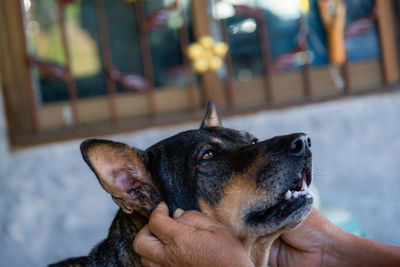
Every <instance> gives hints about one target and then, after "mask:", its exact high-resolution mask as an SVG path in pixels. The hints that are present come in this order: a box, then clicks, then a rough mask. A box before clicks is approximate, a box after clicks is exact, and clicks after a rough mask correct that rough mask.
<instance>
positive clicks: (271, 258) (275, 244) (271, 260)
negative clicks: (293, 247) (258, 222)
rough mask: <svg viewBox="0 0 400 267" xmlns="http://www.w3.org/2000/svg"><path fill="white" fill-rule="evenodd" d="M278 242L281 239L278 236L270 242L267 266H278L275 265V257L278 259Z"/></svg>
mask: <svg viewBox="0 0 400 267" xmlns="http://www.w3.org/2000/svg"><path fill="white" fill-rule="evenodd" d="M280 242H281V240H280V238H279V237H278V238H277V239H275V241H274V242H273V243H272V246H271V248H270V250H269V259H268V264H269V266H278V265H277V259H278V254H279V246H280Z"/></svg>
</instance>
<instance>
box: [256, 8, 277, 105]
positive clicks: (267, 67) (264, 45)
mask: <svg viewBox="0 0 400 267" xmlns="http://www.w3.org/2000/svg"><path fill="white" fill-rule="evenodd" d="M257 14H258V16H257V20H258V24H259V30H258V33H259V39H260V44H261V57H262V61H263V65H264V85H265V91H266V95H267V101H268V102H271V103H272V102H274V101H275V94H274V85H273V83H272V71H271V56H270V52H269V40H268V32H267V23H266V21H265V18H264V15H263V13H262V10H260V9H258V12H257Z"/></svg>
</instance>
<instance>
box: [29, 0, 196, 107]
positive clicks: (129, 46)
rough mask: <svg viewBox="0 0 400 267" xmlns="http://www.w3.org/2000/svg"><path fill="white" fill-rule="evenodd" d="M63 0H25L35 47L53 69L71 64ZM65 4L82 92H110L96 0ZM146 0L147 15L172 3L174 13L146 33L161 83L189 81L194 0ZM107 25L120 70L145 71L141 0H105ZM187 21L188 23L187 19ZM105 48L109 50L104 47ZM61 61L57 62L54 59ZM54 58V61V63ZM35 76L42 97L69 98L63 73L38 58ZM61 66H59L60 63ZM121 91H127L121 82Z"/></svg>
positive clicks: (73, 61)
mask: <svg viewBox="0 0 400 267" xmlns="http://www.w3.org/2000/svg"><path fill="white" fill-rule="evenodd" d="M58 2H74V1H73V0H71V1H65V0H64V1H48V0H25V1H24V4H25V11H26V12H25V13H26V16H25V17H26V22H25V23H26V24H25V25H26V33H27V39H28V44H29V50H30V51H29V53H30V55H31V56H32V58H33V59H34V60H35V62H36V61H40V62H43V63H46V64H48V65H46V66H52V67H53V71H54V70H58V71H59V72H60V71H61V72H62V71H63V67H64V66H65V64H66V58H65V47H64V45H63V42H62V35H61V24H60V19H59V14H58V5H57V3H58ZM77 2H79V3H70V4H66V5H65V7H64V8H63V14H64V15H65V28H66V38H67V45H68V46H69V49H68V51H69V52H70V55H71V57H70V58H71V62H70V65H71V72H72V75H73V80H74V84H75V86H76V88H77V94H78V97H79V98H84V97H90V96H98V95H106V92H107V90H106V83H105V77H106V71H105V68H104V63H105V59H104V58H103V57H102V56H103V54H104V53H105V51H107V49H105V48H104V47H102V46H101V42H100V36H99V23H100V21H99V18H98V14H97V12H96V8H95V1H77ZM173 2H174V1H170V0H164V1H149V2H147V1H144V2H143V3H144V7H143V11H144V15H145V16H146V17H150V16H152V15H154V13H155V12H157V11H158V10H159V9H161V8H164V7H167V9H168V11H169V12H168V16H167V19H166V20H165V21H164V22H165V23H161V25H157V26H156V27H154V29H151V30H149V32H148V34H147V35H145V36H144V38H146V40H147V43H148V46H149V49H150V52H151V59H152V60H151V62H152V65H153V73H154V83H153V84H154V85H155V87H156V89H158V88H162V87H166V86H184V85H185V83H186V79H185V76H184V71H183V58H182V49H181V44H180V38H181V35H180V34H179V30H180V29H181V27H183V26H186V27H185V30H186V34H187V35H188V37H187V38H188V39H190V38H191V37H190V36H191V33H190V32H189V26H190V24H191V22H190V20H189V17H190V16H189V14H190V12H189V0H179V1H177V5H175V6H172V4H173ZM102 3H103V5H104V15H105V26H106V28H107V31H106V34H107V35H108V45H109V52H110V55H111V60H112V65H113V67H114V68H115V70H117V71H118V72H119V73H122V74H135V75H138V76H139V77H144V69H143V60H144V58H143V52H142V50H141V47H140V40H139V38H140V36H139V25H138V20H137V16H136V15H137V10H135V6H136V5H138V4H137V3H134V2H133V3H132V1H123V0H118V1H115V0H103V1H102ZM183 22H185V24H184V23H183ZM102 49H103V51H102ZM54 63H55V64H57V65H54ZM49 64H50V65H49ZM32 66H33V69H32V70H33V76H34V78H35V81H36V85H37V86H36V87H37V88H38V90H37V91H38V95H39V97H38V98H39V102H41V103H49V102H55V101H65V100H67V99H68V90H67V85H66V82H65V81H63V80H62V79H60V77H58V78H56V79H55V78H54V77H52V76H51V75H50V76H51V77H49V75H47V76H43V75H42V74H43V73H42V69H40V68H36V67H37V64H33V65H32ZM56 67H57V68H56ZM115 84H116V88H117V91H118V92H119V93H120V92H124V89H123V88H122V86H121V85H120V83H118V82H116V83H115Z"/></svg>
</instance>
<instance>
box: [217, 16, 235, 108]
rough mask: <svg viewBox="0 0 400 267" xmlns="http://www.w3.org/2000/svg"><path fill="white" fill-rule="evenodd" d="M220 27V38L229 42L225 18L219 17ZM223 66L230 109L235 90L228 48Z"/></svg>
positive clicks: (233, 100)
mask: <svg viewBox="0 0 400 267" xmlns="http://www.w3.org/2000/svg"><path fill="white" fill-rule="evenodd" d="M219 25H220V28H221V34H222V40H223V41H224V42H225V43H227V44H228V43H229V38H228V31H227V29H226V28H227V27H226V20H223V19H221V20H220V21H219ZM225 66H226V81H225V94H226V97H227V100H228V107H229V108H230V109H234V108H235V92H234V90H233V69H232V57H231V52H230V50H228V51H227V53H226V55H225Z"/></svg>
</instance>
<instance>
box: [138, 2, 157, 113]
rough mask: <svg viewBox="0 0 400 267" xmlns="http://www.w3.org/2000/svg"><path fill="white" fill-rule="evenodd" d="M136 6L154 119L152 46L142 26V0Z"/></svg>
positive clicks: (148, 95)
mask: <svg viewBox="0 0 400 267" xmlns="http://www.w3.org/2000/svg"><path fill="white" fill-rule="evenodd" d="M134 7H135V14H136V21H137V24H138V25H137V26H138V32H139V45H140V50H141V52H142V63H143V71H144V76H145V77H146V80H147V81H148V82H149V85H148V87H147V88H146V96H147V104H148V108H149V116H150V118H152V119H154V118H155V117H156V116H157V111H156V106H155V99H154V93H153V87H154V73H153V64H152V62H151V51H150V46H149V44H148V41H147V33H146V32H145V31H144V29H143V28H142V22H143V21H144V14H143V4H142V2H141V1H138V2H135V3H134Z"/></svg>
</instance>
